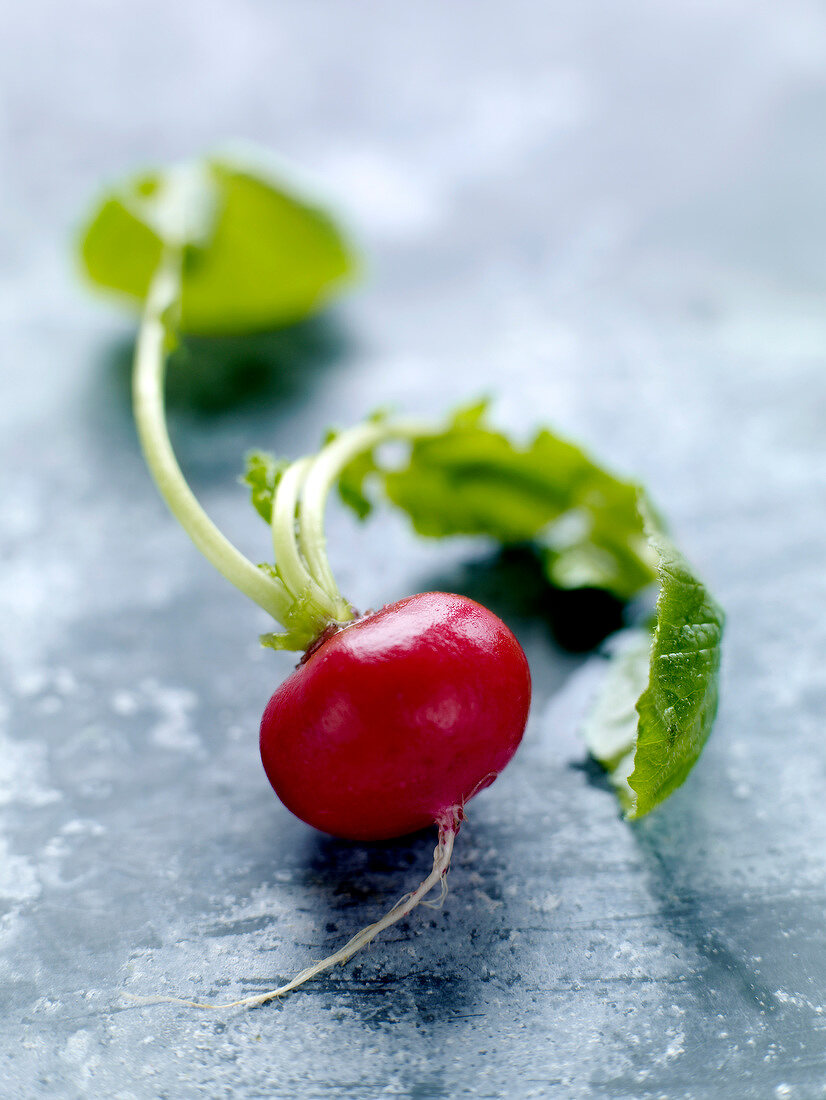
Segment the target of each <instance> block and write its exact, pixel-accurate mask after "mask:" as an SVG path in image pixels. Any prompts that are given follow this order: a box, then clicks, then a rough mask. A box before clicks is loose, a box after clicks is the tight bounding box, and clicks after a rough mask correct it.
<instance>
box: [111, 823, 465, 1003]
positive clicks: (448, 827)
mask: <svg viewBox="0 0 826 1100" xmlns="http://www.w3.org/2000/svg"><path fill="white" fill-rule="evenodd" d="M448 817H449V823H448V821H447V818H448ZM459 820H460V815H459V812H458V808H457V810H454V811H451V813H450V814H449V815H446V821H445V823H444V824H441V825H439V843H438V844H437V845H436V848H435V850H434V852H433V870H432V871H431V872H430V874H429V875H428V876H427V878H426V879H425V880H424V882H422V883H421V884H420V885H419V886H418V887H417V888H416V889H415V890H414V891H413V892H412V893H410V894H405V895H404V897H402V898H399V900H398V901H397V902H396V904H395V905H394V906H393V908H392V909H390V910H389V912H387V913H385V915H384V916H383V917H382V918H381V920H378V921H376V922H375V924H368V925H367V927H366V928H362V930H361V931H360V932H357V933H356V935H355V936H353V938H352V939H351V940H348V941H347V943H345V945H344V946H343V947H341V948H339V950H338V951H336V952H334V953H333V954H332V955H328V956H327V958H326V959H322V960H321V961H320V962H317V963H313V965H312V966H308V967H307V968H306V969H305V970H302V971H301V972H300V973H299V974H296V976H295V977H294V978H293V979H292V980H291V981H289V982H287V983H286V985H282V986H279V987H278V989H270V990H268V991H267V992H266V993H258V994H256V995H255V996H253V997H242V998H241V999H240V1000H238V1001H230V1002H229V1003H228V1004H209V1003H207V1002H204V1001H186V1000H183V999H182V998H180V997H136V996H134V995H133V994H128V995H127V996H128V997H129V999H130V1000H133V1001H137V1002H139V1003H140V1004H158V1003H163V1004H178V1005H187V1006H188V1007H190V1008H213V1009H214V1008H254V1007H255V1006H257V1005H263V1004H266V1003H267V1001H272V1000H274V999H275V998H276V997H283V996H284V994H286V993H290V992H291V991H292V990H293V989H297V988H298V987H299V986H300V985H304V983H305V982H309V981H310V980H311V979H312V978H315V977H317V976H318V975H319V974H323V973H324V971H325V970H331V969H332V968H333V967H334V966H337V965H338V964H343V963H346V962H348V961H349V960H350V959H351V958H352V957H353V955H355V954H356V952H357V951H360V950H361V949H362V948H363V947H366V946H367V944H368V943H370V942H371V941H372V940H374V939H375V938H376V936H378V935H379V933H380V932H383V931H384V930H385V929H386V928H390V926H391V925H393V924H397V923H398V921H400V920H403V919H404V918H405V917H406V916H407V915H408V913H410V912H411V911H412V910H413V909H415V908H416V906H417V905H419V904H420V903H421V902H423V901H424V899H425V898H426V896H427V895H428V894H429V893H430V891H431V890H432V889H433V888H434V886H441V888H442V895H441V896H442V898H444V895H445V894H446V893H447V882H446V880H445V876H446V875H447V872H448V870H449V868H450V857H451V855H452V854H453V844H454V841H455V840H456V833H457V832H458V831H459V824H458V823H459ZM425 904H427V903H426V902H425Z"/></svg>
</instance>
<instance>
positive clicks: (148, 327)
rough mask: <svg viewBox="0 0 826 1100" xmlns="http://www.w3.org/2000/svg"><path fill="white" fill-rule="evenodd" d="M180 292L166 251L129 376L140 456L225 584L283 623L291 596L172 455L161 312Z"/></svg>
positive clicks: (176, 268)
mask: <svg viewBox="0 0 826 1100" xmlns="http://www.w3.org/2000/svg"><path fill="white" fill-rule="evenodd" d="M179 297H180V257H179V256H176V255H174V254H170V255H169V256H167V258H166V260H165V262H164V263H163V264H162V265H161V267H160V268H159V269H158V272H157V274H156V275H155V278H154V279H153V282H152V286H151V287H150V290H149V294H148V297H147V302H146V310H145V313H144V316H143V321H142V323H141V328H140V333H139V335H138V344H137V349H136V351H135V362H134V370H133V376H132V394H133V403H134V412H135V421H136V423H137V427H138V435H139V437H140V441H141V447H142V448H143V454H144V458H145V459H146V464H147V466H148V467H149V471H150V473H151V474H152V477H153V479H154V481H155V484H156V485H157V487H158V489H159V491H160V493H161V496H162V497H163V498H164V500H165V501H166V503H167V505H168V507H169V509H170V511H171V512H172V514H173V515H174V516H175V518H176V519H177V520H178V522H179V523H180V524H181V526H182V527H183V529H184V530H185V531H186V533H187V534H188V535H189V537H190V538H191V539H192V541H193V542H194V543H195V545H196V546H197V547H198V549H199V550H200V551H201V553H202V554H203V555H204V557H205V558H206V559H207V560H208V561H210V562H211V563H212V564H213V565H214V566H215V568H216V569H217V570H218V571H219V572H220V573H222V574H223V576H225V577H226V579H227V580H228V581H229V582H230V584H233V585H235V587H236V588H238V589H240V591H241V592H243V593H244V595H245V596H248V597H249V598H250V599H251V600H253V601H254V602H255V603H257V604H258V605H259V607H262V608H263V609H264V610H265V611H267V612H269V614H270V615H272V616H273V618H274V619H276V620H277V621H278V622H280V623H282V624H284V623H286V621H287V618H288V616H289V612H290V609H291V607H292V604H293V602H294V601H293V600H292V599H291V598H290V595H289V593H288V592H287V590H286V588H285V587H284V585H283V584H281V583H280V581H278V580H277V579H274V578H271V577H268V576H267V575H266V574H265V573H264V572H262V570H260V569H259V568H258V567H257V566H256V565H253V563H252V562H251V561H250V560H249V559H248V558H246V557H245V556H244V555H243V554H242V553H241V551H240V550H238V549H237V548H236V547H235V546H233V544H232V543H231V542H230V541H229V539H227V538H226V537H225V536H224V535H223V534H221V532H220V531H219V530H218V528H217V527H216V526H215V524H214V523H213V522H212V520H211V519H210V518H209V516H208V515H207V514H206V512H205V511H204V510H203V508H202V507H201V506H200V504H199V503H198V501H197V500H196V499H195V496H194V494H193V493H192V490H191V489H190V488H189V486H188V485H187V483H186V480H185V479H184V476H183V474H182V473H181V468H180V466H179V465H178V462H177V460H176V458H175V454H174V451H173V450H172V444H171V442H170V440H169V434H168V432H167V429H166V417H165V410H164V392H163V390H164V378H165V375H166V352H167V342H168V337H169V326H168V324H167V317H168V315H169V313H170V312H171V311H172V310H173V309H175V308H176V306H177V304H178V301H179Z"/></svg>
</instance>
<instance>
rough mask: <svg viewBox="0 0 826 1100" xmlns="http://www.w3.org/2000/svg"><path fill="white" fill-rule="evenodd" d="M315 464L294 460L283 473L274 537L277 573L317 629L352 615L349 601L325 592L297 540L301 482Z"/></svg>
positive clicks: (276, 502)
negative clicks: (309, 567) (296, 530)
mask: <svg viewBox="0 0 826 1100" xmlns="http://www.w3.org/2000/svg"><path fill="white" fill-rule="evenodd" d="M311 464H312V459H311V458H300V459H298V460H297V461H296V462H293V463H292V464H291V465H290V466H288V467H287V469H286V470H285V471H284V473H283V474H282V476H281V480H280V481H279V483H278V488H277V490H276V493H275V500H274V501H273V505H272V523H271V526H272V541H273V549H274V551H275V561H276V565H277V566H278V573H279V576H280V577H281V579H282V580H283V582H284V584H285V586H286V587H287V589H288V591H289V592H290V593H291V595H292V596H294V597H295V601H296V604H299V605H300V607H301V613H302V617H307V618H308V619H313V620H314V621H315V623H316V633H320V632H321V631H322V630H323V629H324V627H325V626H326V625H327V623H329V622H330V621H331V620H333V621H336V622H345V621H347V620H349V619H352V618H353V613H352V610H351V609H350V605H349V604H348V603H346V601H345V600H344V599H343V598H342V597H341V596H339V597H338V598H334V597H333V596H331V595H330V594H329V593H327V592H325V591H324V590H323V589H322V588H321V587H320V586H319V585H318V583H317V582H316V581H315V579H314V578H313V577H312V575H311V574H310V572H309V570H308V569H307V566H306V565H305V564H304V561H303V559H302V557H301V554H300V552H299V549H298V542H297V540H296V532H295V526H296V508H297V506H298V498H299V494H300V493H301V486H302V483H303V481H304V478H305V476H306V474H307V471H308V470H309V469H310V466H311Z"/></svg>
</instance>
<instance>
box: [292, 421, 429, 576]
mask: <svg viewBox="0 0 826 1100" xmlns="http://www.w3.org/2000/svg"><path fill="white" fill-rule="evenodd" d="M433 430H434V429H433V427H432V426H428V425H427V424H422V423H421V422H420V421H416V420H394V421H390V422H389V423H388V422H382V421H379V422H377V423H370V424H361V425H359V426H358V427H356V428H351V429H350V430H349V431H346V432H342V433H341V435H339V436H337V437H336V438H335V439H334V440H333V441H332V443H328V444H327V446H326V447H324V448H323V450H321V451H320V452H319V454H318V455H317V456H316V457H315V458H314V459H313V460H312V465H311V466H310V469H309V471H308V473H307V475H306V477H305V480H304V488H303V490H302V493H301V501H300V504H299V512H298V516H299V527H298V529H299V538H300V540H301V550H302V552H303V554H304V557H305V558H306V560H307V564H308V566H309V568H310V572H311V573H312V574H313V576H314V577H315V579H316V580H317V581H318V583H319V584H320V585H321V587H322V588H323V589H324V590H325V591H326V592H328V593H329V594H330V595H331V596H334V597H338V598H340V594H339V590H338V585H337V584H336V581H335V578H334V576H333V572H332V569H331V568H330V562H329V560H328V558H327V544H326V539H325V537H324V510H325V507H326V504H327V497H328V496H329V494H330V490H331V489H332V487H333V485H334V484H335V482H336V480H337V479H338V476H339V474H340V473H341V471H342V470H343V469H344V468H345V467H346V466H347V465H348V464H349V463H350V462H352V460H353V459H354V458H356V457H357V456H358V455H360V454H363V453H364V452H365V451H369V450H372V448H373V447H376V446H378V444H379V443H383V442H384V441H385V440H388V439H416V438H418V437H420V436H423V435H428V434H432V432H433Z"/></svg>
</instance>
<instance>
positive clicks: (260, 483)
mask: <svg viewBox="0 0 826 1100" xmlns="http://www.w3.org/2000/svg"><path fill="white" fill-rule="evenodd" d="M288 465H289V463H288V462H287V461H286V460H285V459H279V458H276V457H275V455H272V454H270V453H269V452H268V451H250V452H249V454H248V455H247V461H246V466H245V468H244V473H243V476H242V477H241V484H242V485H247V486H249V490H250V499H251V500H252V504H253V507H254V508H255V510H256V512H257V513H258V514H259V516H260V517H261V518H262V519H263V520H264V522H265V523H271V522H272V502H273V500H274V499H275V490H276V489H277V488H278V483H279V481H280V480H281V477H282V475H283V473H284V471H285V470H286V469H287V466H288Z"/></svg>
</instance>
